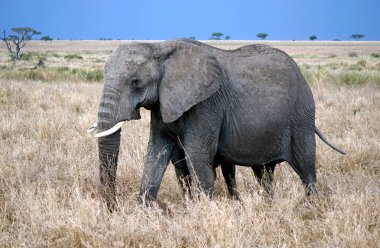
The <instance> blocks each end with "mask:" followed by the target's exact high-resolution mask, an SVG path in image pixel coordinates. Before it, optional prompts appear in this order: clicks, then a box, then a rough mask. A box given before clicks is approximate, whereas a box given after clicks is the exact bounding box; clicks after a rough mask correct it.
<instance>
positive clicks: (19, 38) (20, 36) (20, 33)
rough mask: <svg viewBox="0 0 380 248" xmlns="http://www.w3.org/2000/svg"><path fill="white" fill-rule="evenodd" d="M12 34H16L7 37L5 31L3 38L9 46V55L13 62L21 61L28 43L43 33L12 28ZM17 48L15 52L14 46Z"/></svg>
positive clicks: (25, 28)
mask: <svg viewBox="0 0 380 248" xmlns="http://www.w3.org/2000/svg"><path fill="white" fill-rule="evenodd" d="M12 32H14V33H15V34H12V35H8V36H6V34H5V30H4V37H3V38H1V39H2V40H3V41H4V42H5V44H6V45H7V49H8V55H9V56H10V57H11V59H12V60H13V61H16V60H19V59H20V58H21V56H22V52H21V49H22V48H23V47H24V46H25V45H26V42H27V41H29V40H31V39H32V36H33V35H39V34H41V32H38V31H36V30H34V29H33V28H30V27H17V28H12ZM11 42H12V43H13V45H14V46H15V49H16V51H13V49H12V45H11Z"/></svg>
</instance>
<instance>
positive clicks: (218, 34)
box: [209, 32, 224, 40]
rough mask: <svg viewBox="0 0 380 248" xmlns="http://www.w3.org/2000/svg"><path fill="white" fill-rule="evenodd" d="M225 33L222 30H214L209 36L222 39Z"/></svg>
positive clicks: (211, 38) (213, 38) (212, 38)
mask: <svg viewBox="0 0 380 248" xmlns="http://www.w3.org/2000/svg"><path fill="white" fill-rule="evenodd" d="M223 35H224V34H223V33H221V32H214V33H212V34H211V37H210V38H209V40H221V39H222V36H223Z"/></svg>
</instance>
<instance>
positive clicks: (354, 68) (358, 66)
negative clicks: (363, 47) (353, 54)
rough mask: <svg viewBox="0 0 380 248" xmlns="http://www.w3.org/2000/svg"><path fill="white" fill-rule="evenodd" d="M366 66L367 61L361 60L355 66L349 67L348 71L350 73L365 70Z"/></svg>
mask: <svg viewBox="0 0 380 248" xmlns="http://www.w3.org/2000/svg"><path fill="white" fill-rule="evenodd" d="M366 65H367V60H365V59H361V60H359V61H358V62H357V63H356V64H353V65H350V67H349V70H351V71H361V70H363V69H365V67H366Z"/></svg>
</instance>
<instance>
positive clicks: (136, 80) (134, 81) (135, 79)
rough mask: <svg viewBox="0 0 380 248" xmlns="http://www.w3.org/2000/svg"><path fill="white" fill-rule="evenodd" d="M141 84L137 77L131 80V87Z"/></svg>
mask: <svg viewBox="0 0 380 248" xmlns="http://www.w3.org/2000/svg"><path fill="white" fill-rule="evenodd" d="M139 82H140V80H139V79H138V78H136V77H133V78H132V79H131V85H133V86H137V85H138V84H139Z"/></svg>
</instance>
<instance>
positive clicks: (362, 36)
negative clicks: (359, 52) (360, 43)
mask: <svg viewBox="0 0 380 248" xmlns="http://www.w3.org/2000/svg"><path fill="white" fill-rule="evenodd" d="M364 36H365V35H364V34H353V35H351V36H350V38H351V39H355V40H361V39H362V38H364Z"/></svg>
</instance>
